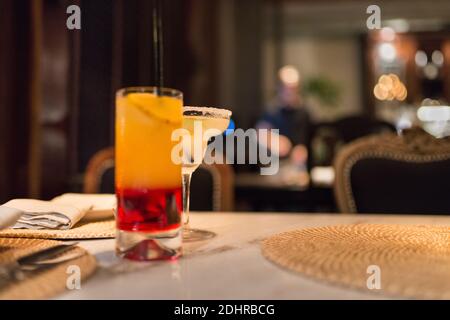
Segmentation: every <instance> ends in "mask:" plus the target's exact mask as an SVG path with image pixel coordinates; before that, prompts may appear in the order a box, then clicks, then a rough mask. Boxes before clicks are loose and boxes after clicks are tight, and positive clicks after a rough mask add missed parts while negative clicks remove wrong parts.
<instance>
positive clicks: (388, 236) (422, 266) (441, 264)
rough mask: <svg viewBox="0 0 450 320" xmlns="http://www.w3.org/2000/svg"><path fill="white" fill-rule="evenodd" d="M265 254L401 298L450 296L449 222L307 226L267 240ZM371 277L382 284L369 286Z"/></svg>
mask: <svg viewBox="0 0 450 320" xmlns="http://www.w3.org/2000/svg"><path fill="white" fill-rule="evenodd" d="M262 253H263V255H264V256H265V257H266V258H268V259H269V260H271V261H272V262H274V263H276V264H278V265H280V266H282V267H285V268H287V269H289V270H292V271H296V272H300V273H302V274H304V275H307V276H310V277H312V278H315V279H319V280H323V281H326V282H329V283H334V284H338V285H342V286H348V287H353V288H357V289H361V290H365V291H368V292H377V293H384V294H388V295H393V296H398V297H407V298H424V299H450V227H436V226H405V225H371V224H355V225H343V226H329V227H320V228H312V229H303V230H297V231H291V232H286V233H282V234H279V235H275V236H273V237H270V238H268V239H266V240H265V241H263V244H262ZM377 267H379V269H377ZM368 268H369V270H368ZM378 271H380V272H378ZM378 275H379V278H374V276H375V277H377V276H378ZM377 279H378V280H380V281H379V282H377ZM368 280H369V283H370V284H375V285H376V284H380V285H381V288H379V289H378V288H377V287H376V286H375V289H372V290H370V289H369V288H368ZM374 281H375V282H374Z"/></svg>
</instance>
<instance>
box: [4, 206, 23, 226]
mask: <svg viewBox="0 0 450 320" xmlns="http://www.w3.org/2000/svg"><path fill="white" fill-rule="evenodd" d="M21 215H22V211H20V210H17V209H13V208H8V207H3V206H0V230H2V229H6V228H8V227H11V226H12V225H14V223H16V221H17V220H18V219H19V218H20V216H21Z"/></svg>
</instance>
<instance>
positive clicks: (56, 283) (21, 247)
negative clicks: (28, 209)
mask: <svg viewBox="0 0 450 320" xmlns="http://www.w3.org/2000/svg"><path fill="white" fill-rule="evenodd" d="M60 243H61V242H59V241H53V240H41V239H21V238H0V265H1V264H6V263H9V262H12V261H15V260H16V259H18V258H20V257H23V256H25V255H28V254H31V253H34V252H37V251H39V250H42V249H46V248H50V247H53V246H56V245H58V244H60ZM78 252H79V253H80V255H81V254H82V255H81V256H80V257H78V258H75V259H72V260H70V261H67V262H63V263H61V264H58V265H56V266H54V267H52V268H49V269H46V270H45V271H40V272H38V273H36V274H33V275H28V278H26V279H25V280H22V281H19V282H14V283H12V284H9V285H7V286H5V287H2V288H0V300H3V299H47V298H51V297H53V296H55V295H57V294H60V293H63V292H64V291H65V290H69V289H68V288H67V280H68V277H69V276H70V275H71V274H70V273H69V274H68V273H67V271H68V267H69V266H77V267H79V271H80V276H81V281H83V280H85V279H87V278H88V277H89V276H90V275H92V274H93V273H94V271H95V269H96V266H97V263H96V260H95V258H94V257H93V256H92V255H90V254H89V253H88V252H87V251H86V250H84V249H83V248H80V247H74V248H72V249H70V250H68V251H67V252H65V253H63V254H62V255H66V254H67V255H72V254H74V253H78ZM69 271H70V270H69Z"/></svg>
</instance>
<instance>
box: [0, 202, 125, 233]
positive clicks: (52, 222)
mask: <svg viewBox="0 0 450 320" xmlns="http://www.w3.org/2000/svg"><path fill="white" fill-rule="evenodd" d="M115 206H116V200H115V196H114V195H89V194H64V195H62V196H59V197H56V198H54V199H53V200H51V201H41V200H32V199H15V200H11V201H9V202H7V203H5V204H4V205H3V206H1V207H0V208H2V210H7V209H16V210H19V211H21V212H22V216H21V217H20V219H19V220H18V222H17V223H16V224H15V225H14V227H13V228H14V229H35V230H39V229H60V230H66V229H70V228H72V227H73V226H74V225H75V224H76V223H77V222H79V221H80V220H81V219H82V218H84V217H85V216H87V217H90V216H91V214H90V212H92V215H93V216H95V217H96V218H98V217H99V216H101V217H102V218H105V217H106V216H110V217H112V216H113V212H114V208H115ZM5 208H7V209H5ZM0 213H1V211H0ZM99 213H100V214H99ZM90 219H92V217H90Z"/></svg>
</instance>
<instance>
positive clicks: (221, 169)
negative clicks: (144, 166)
mask: <svg viewBox="0 0 450 320" xmlns="http://www.w3.org/2000/svg"><path fill="white" fill-rule="evenodd" d="M83 191H84V193H114V192H115V191H114V148H112V147H111V148H106V149H103V150H100V151H99V152H97V153H96V154H95V155H94V156H93V157H92V158H91V160H90V161H89V163H88V166H87V169H86V173H85V176H84V188H83ZM233 208H234V172H233V169H232V168H231V167H230V166H229V165H227V164H214V165H206V164H202V165H201V166H200V167H199V168H198V169H197V170H196V172H194V176H193V178H192V182H191V209H192V210H194V211H195V210H198V211H232V210H233Z"/></svg>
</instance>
